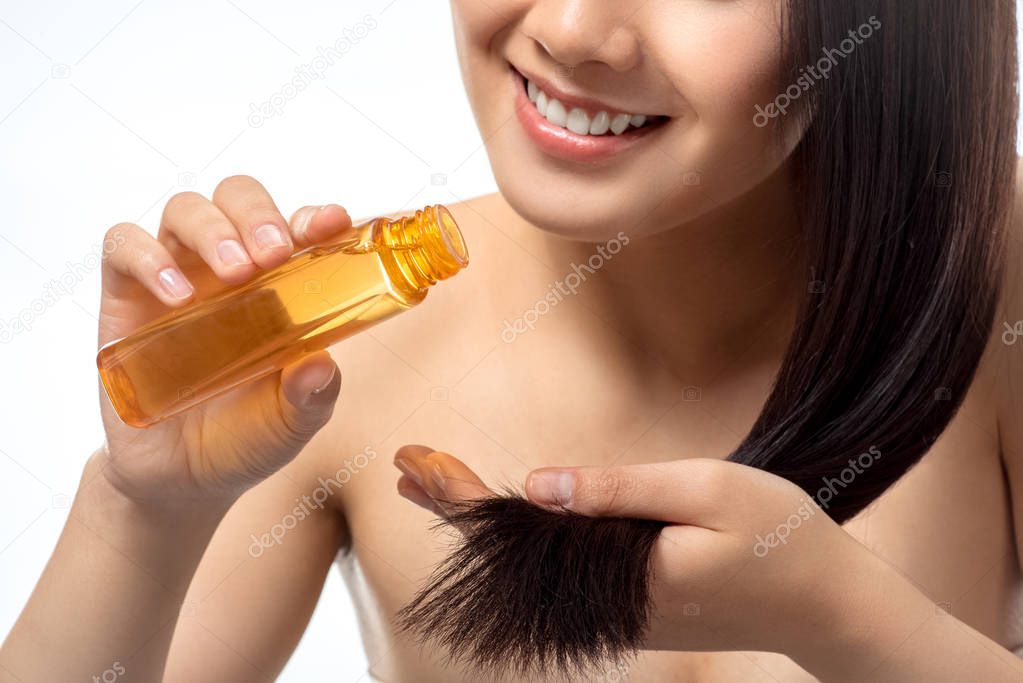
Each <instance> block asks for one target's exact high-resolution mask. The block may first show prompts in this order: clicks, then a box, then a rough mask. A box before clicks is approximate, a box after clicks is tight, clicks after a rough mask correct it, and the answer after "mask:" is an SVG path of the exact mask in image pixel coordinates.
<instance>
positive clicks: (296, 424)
mask: <svg viewBox="0 0 1023 683" xmlns="http://www.w3.org/2000/svg"><path fill="white" fill-rule="evenodd" d="M350 227H351V220H350V218H349V217H348V214H347V212H346V211H345V210H344V209H343V208H341V207H340V206H337V205H333V204H331V205H327V206H322V207H316V206H307V207H304V208H301V209H299V210H298V211H296V212H295V213H294V215H293V216H292V217H291V220H290V221H288V220H285V219H284V217H283V216H282V215H281V213H280V212H279V211H278V209H277V207H276V205H275V204H274V201H273V199H271V197H270V195H269V194H268V193H267V191H266V190H265V189H264V188H263V186H262V185H261V184H260V183H259V182H257V181H256V180H254V179H252V178H249V177H246V176H234V177H230V178H227V179H226V180H224V181H222V182H221V183H220V185H219V186H218V187H217V189H216V191H215V192H214V194H213V198H212V201H210V200H207V199H206V198H204V197H202V196H201V195H199V194H196V193H194V192H185V193H182V194H178V195H175V196H174V197H172V198H171V199H170V201H169V202H168V203H167V205H166V207H165V209H164V213H163V217H162V220H161V225H160V230H159V236H158V237H157V238H154V237H152V236H151V235H150V234H148V233H147V232H145V231H144V230H142V228H140V227H138V226H137V225H132V224H127V223H123V224H119V225H117V226H115V227H113V228H111V229H110V231H109V232H108V234H107V239H108V242H107V243H108V244H109V245H110V247H109V248H108V249H106V250H105V252H107V254H106V257H105V260H104V264H103V293H102V303H101V307H100V319H99V320H100V322H99V343H100V346H103V345H104V344H106V343H108V342H110V341H112V340H115V339H118V338H120V337H124V336H126V335H128V334H131V333H132V332H134V331H135V330H136V329H138V328H139V327H140V326H142V325H144V324H145V323H147V322H149V321H151V320H153V319H155V318H157V317H159V316H161V315H163V314H164V313H166V312H167V311H168V310H170V309H173V308H179V307H181V306H183V305H185V304H187V303H189V302H191V301H193V300H195V299H196V297H201V298H205V297H208V296H210V295H211V294H214V293H216V292H217V291H219V290H221V289H224V288H225V287H227V286H229V285H237V284H240V283H243V282H246V281H248V280H250V279H252V278H254V277H256V276H257V275H258V274H260V273H261V272H263V271H265V270H267V269H270V268H273V267H275V266H278V265H280V264H282V263H284V262H285V261H287V260H288V258H289V257H290V256H291V255H292V252H293V251H294V250H296V249H301V248H304V247H307V246H309V245H312V244H317V243H320V242H323V241H325V240H327V239H329V238H331V237H333V236H335V235H337V234H338V233H339V232H341V231H343V230H345V229H347V228H350ZM340 386H341V378H340V373H339V372H338V369H337V367H336V365H335V364H334V362H333V360H331V358H330V356H329V354H327V353H326V352H325V351H321V352H317V353H313V354H309V355H307V356H305V357H303V358H301V359H299V360H298V361H296V362H293V363H291V364H290V365H288V366H287V367H285V368H284V369H283V370H282V371H281V372H278V373H274V374H271V375H269V376H266V377H263V378H261V379H258V380H256V381H254V382H251V383H249V384H245V385H243V386H241V387H238V388H236V389H234V390H232V391H230V392H229V393H227V394H224V395H222V396H220V397H218V398H216V399H214V400H212V401H210V402H208V403H205V404H203V405H201V406H198V407H195V408H193V409H191V410H189V411H187V412H184V413H181V414H179V415H177V416H175V417H173V418H170V419H168V420H165V421H163V422H161V423H159V424H156V425H154V426H152V427H151V428H149V429H146V430H139V429H134V428H132V427H130V426H128V425H126V424H124V423H123V422H122V421H121V420H120V419H118V417H117V415H116V414H115V412H114V410H113V408H112V406H111V404H110V402H109V400H108V399H107V397H106V395H102V396H101V406H102V415H103V423H104V427H105V429H106V434H107V444H108V448H107V449H106V452H105V453H104V454H102V456H101V457H102V459H103V461H104V462H103V465H104V466H103V472H104V474H105V475H106V477H107V478H108V479H109V480H110V481H111V483H112V484H113V485H114V486H115V487H116V488H118V489H119V490H120V491H122V492H123V493H125V494H126V495H128V496H130V497H133V498H139V499H160V500H169V499H175V498H190V499H213V500H231V499H233V498H234V497H236V496H237V495H240V494H241V493H242V492H243V491H244V490H246V489H247V488H249V487H251V486H253V485H254V484H256V483H258V482H259V481H261V480H262V479H264V478H266V477H267V476H269V475H270V474H272V473H273V472H275V471H277V470H278V469H280V468H281V467H283V466H284V465H286V464H287V463H288V462H290V461H291V460H292V459H293V458H294V457H295V456H296V455H297V454H298V452H299V451H300V450H301V449H302V448H303V446H305V444H306V443H307V442H308V441H309V440H310V439H311V438H312V437H313V435H314V434H316V432H317V431H318V430H319V429H320V428H321V427H323V425H325V424H326V423H327V421H328V420H329V418H330V416H331V414H332V412H333V407H334V402H335V400H336V399H337V396H338V393H339V391H340ZM102 393H103V392H102V391H101V394H102Z"/></svg>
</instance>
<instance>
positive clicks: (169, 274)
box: [158, 268, 195, 299]
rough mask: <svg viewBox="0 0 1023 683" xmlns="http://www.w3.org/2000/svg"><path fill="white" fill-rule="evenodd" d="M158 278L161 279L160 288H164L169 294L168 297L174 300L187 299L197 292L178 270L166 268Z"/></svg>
mask: <svg viewBox="0 0 1023 683" xmlns="http://www.w3.org/2000/svg"><path fill="white" fill-rule="evenodd" d="M158 277H159V278H160V286H162V287H163V291H165V292H167V296H169V297H171V298H173V299H187V298H188V297H190V296H192V293H193V292H194V291H195V290H194V289H192V285H191V284H190V283H189V282H188V280H187V279H186V278H185V276H184V275H182V274H181V271H180V270H178V269H177V268H164V269H163V270H161V271H160V274H159V276H158Z"/></svg>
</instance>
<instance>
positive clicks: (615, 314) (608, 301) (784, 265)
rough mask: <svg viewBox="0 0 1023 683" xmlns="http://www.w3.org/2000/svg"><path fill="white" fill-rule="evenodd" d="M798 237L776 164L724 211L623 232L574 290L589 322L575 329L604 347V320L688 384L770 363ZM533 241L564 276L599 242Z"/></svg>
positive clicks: (794, 282)
mask: <svg viewBox="0 0 1023 683" xmlns="http://www.w3.org/2000/svg"><path fill="white" fill-rule="evenodd" d="M626 234H627V231H626ZM797 238H798V230H797V221H796V217H795V210H794V201H793V197H792V190H791V182H790V178H789V176H788V171H787V170H786V169H784V168H783V170H781V171H779V172H778V173H776V174H774V175H773V176H772V177H770V178H768V179H767V180H766V181H764V182H763V183H761V184H760V185H759V186H757V187H756V188H754V189H753V190H752V191H750V192H749V193H747V194H746V195H744V196H742V197H741V198H739V199H737V200H735V201H733V202H731V203H730V204H728V205H726V206H722V207H720V208H718V209H716V210H714V211H713V212H711V213H709V214H707V215H705V216H702V217H700V218H699V219H697V220H694V221H691V222H688V223H686V224H683V225H678V226H676V227H674V228H671V229H669V230H666V231H664V232H661V233H658V234H656V235H652V236H649V237H642V238H636V237H633V236H630V240H629V243H628V245H627V246H625V247H624V248H622V249H621V250H620V251H619V252H618V253H617V254H615V255H613V256H612V257H610V258H601V259H599V260H597V261H596V262H598V263H600V264H601V265H600V268H599V269H598V270H596V272H594V273H592V274H588V275H587V279H586V282H585V284H583V285H582V287H580V288H579V294H578V299H579V302H580V303H581V304H582V306H583V307H584V308H585V309H586V310H587V311H588V312H589V313H590V314H591V315H589V316H586V315H584V316H583V318H587V317H588V318H590V319H591V320H592V322H593V326H592V327H590V326H587V325H582V326H581V329H580V332H581V334H583V335H587V336H588V337H590V338H591V339H596V340H598V343H599V344H600V345H602V346H604V347H606V346H607V344H608V339H607V338H606V334H605V333H601V332H600V330H602V329H605V330H606V328H605V326H606V325H608V324H610V325H611V326H612V327H613V328H614V329H615V331H616V332H618V333H619V335H621V336H622V338H623V346H628V347H631V348H632V353H633V354H635V353H637V351H638V353H639V354H640V355H654V356H656V357H657V360H658V361H659V362H660V363H666V364H667V365H668V367H669V368H670V369H671V370H672V371H673V372H674V373H675V374H676V375H677V376H680V377H683V376H684V377H686V378H687V381H693V382H703V383H709V382H711V381H713V380H715V379H717V378H719V377H720V376H721V375H722V374H723V373H728V372H740V371H742V370H744V369H745V368H748V367H749V366H750V364H760V363H775V364H776V363H777V361H779V360H780V356H781V354H782V353H783V351H784V348H785V345H786V344H787V342H788V336H789V333H790V332H791V327H792V324H793V322H794V319H795V312H796V304H797V302H798V297H799V295H800V293H801V292H802V290H803V289H804V288H805V287H806V284H807V278H806V275H805V273H804V272H803V268H802V265H801V259H800V256H801V253H800V250H799V249H798V239H797ZM542 239H543V241H544V243H545V244H544V249H545V251H546V252H547V253H548V255H549V260H550V261H551V262H552V263H553V264H555V267H556V268H558V269H559V270H560V271H561V272H564V273H570V272H572V265H573V264H579V265H582V264H586V263H587V262H588V260H589V259H590V257H591V256H593V255H594V254H597V253H599V252H598V246H602V245H593V244H586V243H579V242H570V241H566V240H564V239H561V238H558V237H556V236H552V235H548V234H544V235H543V238H542Z"/></svg>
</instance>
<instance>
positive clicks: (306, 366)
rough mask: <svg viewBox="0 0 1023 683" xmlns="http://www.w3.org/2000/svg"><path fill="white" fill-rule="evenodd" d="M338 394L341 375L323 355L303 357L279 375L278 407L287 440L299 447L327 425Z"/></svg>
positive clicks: (335, 366) (327, 355)
mask: <svg viewBox="0 0 1023 683" xmlns="http://www.w3.org/2000/svg"><path fill="white" fill-rule="evenodd" d="M340 392H341V372H340V371H339V370H338V367H337V364H335V363H334V360H333V359H332V358H331V357H330V354H329V353H327V352H326V351H318V352H316V353H313V354H310V355H308V356H305V357H303V358H302V359H301V360H299V361H297V362H295V363H293V364H291V365H289V366H288V367H286V368H284V370H282V371H281V382H280V388H279V389H278V403H279V405H280V408H281V419H282V420H283V422H284V426H285V428H286V429H287V430H288V432H289V433H290V436H291V437H292V438H293V439H294V440H295V441H297V442H298V443H300V444H304V443H305V442H306V441H308V440H309V439H311V438H312V437H313V435H315V434H316V432H318V431H319V430H320V428H321V427H323V426H324V425H325V424H327V421H328V420H330V416H331V415H332V414H333V412H334V403H335V402H336V401H337V397H338V394H340Z"/></svg>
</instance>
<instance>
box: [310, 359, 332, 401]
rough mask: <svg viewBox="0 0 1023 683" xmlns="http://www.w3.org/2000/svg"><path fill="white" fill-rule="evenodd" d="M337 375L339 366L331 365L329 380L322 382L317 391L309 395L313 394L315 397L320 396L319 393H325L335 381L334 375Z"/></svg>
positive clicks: (314, 390)
mask: <svg viewBox="0 0 1023 683" xmlns="http://www.w3.org/2000/svg"><path fill="white" fill-rule="evenodd" d="M336 374H337V366H336V365H331V366H330V374H329V375H327V379H325V380H323V382H321V383H320V384H319V385H318V386H317V387H316V388H315V389H313V390H312V391H310V392H309V393H310V394H312V395H313V396H315V395H316V394H319V393H321V392H323V391H325V390H326V388H327V387H329V386H330V383H331V382H333V381H334V375H336Z"/></svg>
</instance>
